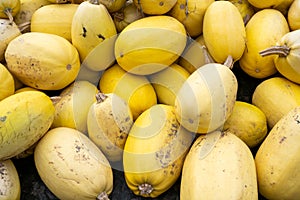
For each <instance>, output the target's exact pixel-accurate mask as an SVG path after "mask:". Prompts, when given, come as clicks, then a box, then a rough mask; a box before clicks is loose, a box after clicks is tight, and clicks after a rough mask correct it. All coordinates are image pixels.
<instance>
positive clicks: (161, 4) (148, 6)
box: [133, 0, 177, 15]
mask: <svg viewBox="0 0 300 200" xmlns="http://www.w3.org/2000/svg"><path fill="white" fill-rule="evenodd" d="M176 2H177V0H133V3H134V4H135V5H136V7H138V9H139V10H140V11H141V12H142V13H145V14H147V15H163V14H166V13H168V12H169V11H170V10H171V9H172V7H173V6H174V5H175V3H176Z"/></svg>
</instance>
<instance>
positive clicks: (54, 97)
mask: <svg viewBox="0 0 300 200" xmlns="http://www.w3.org/2000/svg"><path fill="white" fill-rule="evenodd" d="M50 99H51V101H52V103H53V105H55V104H57V103H58V102H59V101H60V100H61V96H53V97H50Z"/></svg>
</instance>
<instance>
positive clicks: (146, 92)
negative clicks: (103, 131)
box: [99, 64, 157, 120]
mask: <svg viewBox="0 0 300 200" xmlns="http://www.w3.org/2000/svg"><path fill="white" fill-rule="evenodd" d="M99 88H100V91H101V92H103V93H106V94H107V93H115V94H116V95H118V96H119V97H121V98H122V99H124V100H125V101H126V102H127V103H128V105H129V107H130V110H131V112H132V116H133V119H134V120H135V119H136V118H137V117H138V116H139V115H140V114H141V113H142V112H144V111H145V110H147V109H148V108H150V107H151V106H153V105H155V104H156V103H157V95H156V93H155V90H154V88H153V86H152V85H151V83H150V82H149V80H148V79H147V77H146V76H143V75H134V74H130V73H127V72H126V71H125V70H123V69H122V68H121V67H120V66H119V65H118V64H115V65H113V66H111V67H110V68H108V69H106V70H105V71H104V72H103V74H102V76H101V78H100V81H99Z"/></svg>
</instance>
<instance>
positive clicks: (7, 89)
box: [0, 63, 15, 101]
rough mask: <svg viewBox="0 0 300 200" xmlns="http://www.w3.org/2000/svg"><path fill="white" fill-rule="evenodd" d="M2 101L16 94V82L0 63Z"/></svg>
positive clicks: (0, 95) (0, 97) (0, 94)
mask: <svg viewBox="0 0 300 200" xmlns="http://www.w3.org/2000/svg"><path fill="white" fill-rule="evenodd" d="M0 80H1V82H0V101H1V100H2V99H4V98H6V97H8V96H10V95H12V94H14V92H15V81H14V78H13V76H12V75H11V73H10V72H9V71H8V70H7V68H6V67H5V66H4V65H2V64H1V63H0Z"/></svg>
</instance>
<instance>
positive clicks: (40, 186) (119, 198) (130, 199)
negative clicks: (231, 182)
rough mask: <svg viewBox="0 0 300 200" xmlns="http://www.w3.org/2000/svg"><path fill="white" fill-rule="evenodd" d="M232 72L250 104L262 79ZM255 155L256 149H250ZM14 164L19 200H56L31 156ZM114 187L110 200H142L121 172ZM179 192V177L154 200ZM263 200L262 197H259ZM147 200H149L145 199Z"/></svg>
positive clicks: (176, 195)
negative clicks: (42, 179)
mask: <svg viewBox="0 0 300 200" xmlns="http://www.w3.org/2000/svg"><path fill="white" fill-rule="evenodd" d="M232 70H233V72H234V73H235V75H236V77H237V79H238V84H239V85H238V95H237V100H240V101H245V102H248V103H251V98H252V94H253V92H254V90H255V88H256V86H257V85H258V84H259V83H260V82H262V81H263V79H255V78H252V77H250V76H248V75H247V74H245V73H244V72H243V71H242V70H241V69H240V68H239V66H238V65H235V66H234V67H233V69H232ZM251 150H252V152H253V155H255V153H256V151H257V149H251ZM12 160H13V162H14V163H15V166H16V168H17V171H18V173H19V178H20V182H21V200H57V198H56V197H55V195H53V194H52V193H51V191H49V190H48V188H47V187H46V186H45V185H44V183H43V182H42V181H41V179H40V177H39V175H38V173H37V171H36V168H35V165H34V160H33V156H29V157H27V158H21V159H12ZM113 173H114V174H113V175H114V187H113V192H112V193H111V195H110V196H109V197H110V199H111V200H144V199H146V198H142V197H139V196H136V195H134V194H133V193H132V192H131V191H130V190H129V188H128V187H127V185H126V183H125V180H124V176H123V172H121V171H117V170H113ZM179 192H180V177H179V179H178V180H177V182H176V183H175V184H174V185H173V187H172V188H170V189H169V190H168V191H167V192H165V193H164V194H162V195H161V196H159V197H158V198H154V199H155V200H179V199H180V198H179ZM259 199H261V200H263V199H264V198H263V197H261V196H260V197H259ZM147 200H149V198H148V199H147Z"/></svg>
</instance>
